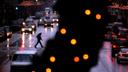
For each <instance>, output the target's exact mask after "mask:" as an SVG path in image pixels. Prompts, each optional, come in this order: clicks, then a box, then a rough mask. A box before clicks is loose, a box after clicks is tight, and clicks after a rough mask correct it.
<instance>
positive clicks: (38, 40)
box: [35, 33, 43, 48]
mask: <svg viewBox="0 0 128 72" xmlns="http://www.w3.org/2000/svg"><path fill="white" fill-rule="evenodd" d="M41 34H42V33H39V34H38V35H37V36H36V37H37V43H36V45H35V48H36V46H37V45H38V43H39V44H40V45H41V47H42V48H43V45H42V43H41V40H42V38H41ZM42 41H43V40H42Z"/></svg>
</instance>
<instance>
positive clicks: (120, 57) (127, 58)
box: [117, 47, 128, 64]
mask: <svg viewBox="0 0 128 72" xmlns="http://www.w3.org/2000/svg"><path fill="white" fill-rule="evenodd" d="M126 62H128V47H123V48H121V49H120V51H119V52H118V54H117V63H118V64H120V63H126Z"/></svg>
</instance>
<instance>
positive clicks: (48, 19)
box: [43, 16, 54, 28]
mask: <svg viewBox="0 0 128 72" xmlns="http://www.w3.org/2000/svg"><path fill="white" fill-rule="evenodd" d="M43 20H44V28H45V27H53V26H54V24H53V22H52V18H51V16H45V17H44V18H43Z"/></svg>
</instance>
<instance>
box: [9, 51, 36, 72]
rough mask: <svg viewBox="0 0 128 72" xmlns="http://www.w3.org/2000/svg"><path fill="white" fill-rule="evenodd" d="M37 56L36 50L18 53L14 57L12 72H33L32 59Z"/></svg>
mask: <svg viewBox="0 0 128 72" xmlns="http://www.w3.org/2000/svg"><path fill="white" fill-rule="evenodd" d="M35 54H36V50H23V51H16V52H15V54H14V55H13V56H12V61H11V72H32V71H33V62H32V58H33V56H34V55H35Z"/></svg>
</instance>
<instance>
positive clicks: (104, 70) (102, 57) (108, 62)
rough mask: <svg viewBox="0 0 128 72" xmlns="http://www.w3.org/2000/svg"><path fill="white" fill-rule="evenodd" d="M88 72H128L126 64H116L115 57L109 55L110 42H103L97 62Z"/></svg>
mask: <svg viewBox="0 0 128 72" xmlns="http://www.w3.org/2000/svg"><path fill="white" fill-rule="evenodd" d="M90 72H128V65H127V64H125V65H124V64H118V63H117V60H116V58H112V57H111V43H110V42H104V43H103V47H102V49H101V50H100V53H99V60H98V63H97V65H96V66H94V67H93V68H92V69H91V70H90Z"/></svg>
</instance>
